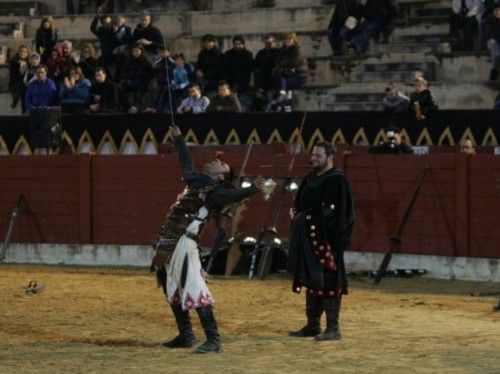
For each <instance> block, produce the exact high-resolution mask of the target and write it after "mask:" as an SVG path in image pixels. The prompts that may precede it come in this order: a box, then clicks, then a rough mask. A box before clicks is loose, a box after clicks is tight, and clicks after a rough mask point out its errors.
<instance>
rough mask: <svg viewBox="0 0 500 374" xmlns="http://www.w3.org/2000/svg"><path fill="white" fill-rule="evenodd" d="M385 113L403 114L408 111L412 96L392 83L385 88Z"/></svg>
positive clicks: (383, 101)
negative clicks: (406, 94) (405, 93)
mask: <svg viewBox="0 0 500 374" xmlns="http://www.w3.org/2000/svg"><path fill="white" fill-rule="evenodd" d="M382 104H383V105H384V113H386V114H389V115H401V114H405V113H408V109H409V106H410V98H409V97H408V96H405V95H404V94H403V93H402V92H401V91H398V90H397V88H396V86H395V85H394V84H392V83H391V84H390V85H389V86H387V87H386V89H385V96H384V99H383V100H382Z"/></svg>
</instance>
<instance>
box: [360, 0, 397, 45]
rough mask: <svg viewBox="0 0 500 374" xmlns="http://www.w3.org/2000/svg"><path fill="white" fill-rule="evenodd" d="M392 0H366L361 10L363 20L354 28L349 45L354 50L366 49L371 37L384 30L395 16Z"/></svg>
mask: <svg viewBox="0 0 500 374" xmlns="http://www.w3.org/2000/svg"><path fill="white" fill-rule="evenodd" d="M395 13H396V12H395V8H394V6H393V3H392V0H366V3H365V7H364V10H363V19H364V20H363V22H362V23H361V25H360V26H359V28H358V29H357V30H356V33H355V35H354V37H353V38H352V40H351V43H350V47H351V48H354V50H355V51H356V52H358V53H359V52H362V51H364V50H365V49H366V47H367V45H368V41H369V40H370V38H371V37H374V36H376V35H378V34H379V33H380V32H381V31H383V30H385V29H386V28H387V27H388V25H389V23H390V22H391V20H392V18H393V17H394V16H395Z"/></svg>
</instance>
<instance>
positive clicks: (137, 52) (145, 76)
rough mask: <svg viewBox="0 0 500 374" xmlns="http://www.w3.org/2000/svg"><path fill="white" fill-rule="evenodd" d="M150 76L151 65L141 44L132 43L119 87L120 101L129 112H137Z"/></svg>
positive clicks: (151, 71) (151, 72) (151, 73)
mask: <svg viewBox="0 0 500 374" xmlns="http://www.w3.org/2000/svg"><path fill="white" fill-rule="evenodd" d="M152 76H153V67H152V66H151V64H150V63H149V61H148V59H147V58H146V54H145V52H144V49H143V48H142V45H140V44H132V47H131V48H130V54H129V57H128V59H127V61H126V62H125V66H124V68H123V72H122V79H121V84H120V87H119V94H120V101H121V103H122V105H123V106H124V107H125V108H126V109H127V110H128V111H129V113H137V111H138V110H139V106H140V105H141V103H142V97H143V96H144V94H145V93H146V91H147V89H148V85H149V81H150V79H151V78H152ZM130 93H132V95H133V101H132V105H130V103H129V100H128V95H129V94H130Z"/></svg>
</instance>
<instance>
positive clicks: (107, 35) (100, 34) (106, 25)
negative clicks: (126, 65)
mask: <svg viewBox="0 0 500 374" xmlns="http://www.w3.org/2000/svg"><path fill="white" fill-rule="evenodd" d="M99 19H100V20H101V26H99V27H97V23H98V21H99ZM90 31H91V32H92V34H94V35H95V36H97V38H99V45H100V48H101V57H99V64H100V65H102V66H107V65H109V64H111V63H112V62H113V50H114V49H115V48H116V42H115V30H114V29H113V22H112V20H111V17H110V16H109V15H103V16H100V17H99V14H96V15H95V16H94V19H93V20H92V23H91V24H90Z"/></svg>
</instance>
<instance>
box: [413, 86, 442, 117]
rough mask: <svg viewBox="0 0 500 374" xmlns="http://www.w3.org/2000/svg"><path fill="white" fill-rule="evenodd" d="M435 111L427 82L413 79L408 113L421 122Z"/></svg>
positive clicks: (435, 105) (435, 107)
mask: <svg viewBox="0 0 500 374" xmlns="http://www.w3.org/2000/svg"><path fill="white" fill-rule="evenodd" d="M437 109H438V106H437V104H436V103H435V101H434V98H433V97H432V93H431V90H430V89H429V86H428V83H427V81H426V80H425V79H424V78H422V77H421V78H417V79H415V91H414V92H412V93H411V95H410V111H412V112H413V113H414V114H415V117H416V118H417V120H423V119H425V118H426V117H427V116H428V115H429V113H431V112H432V111H435V110H437Z"/></svg>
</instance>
